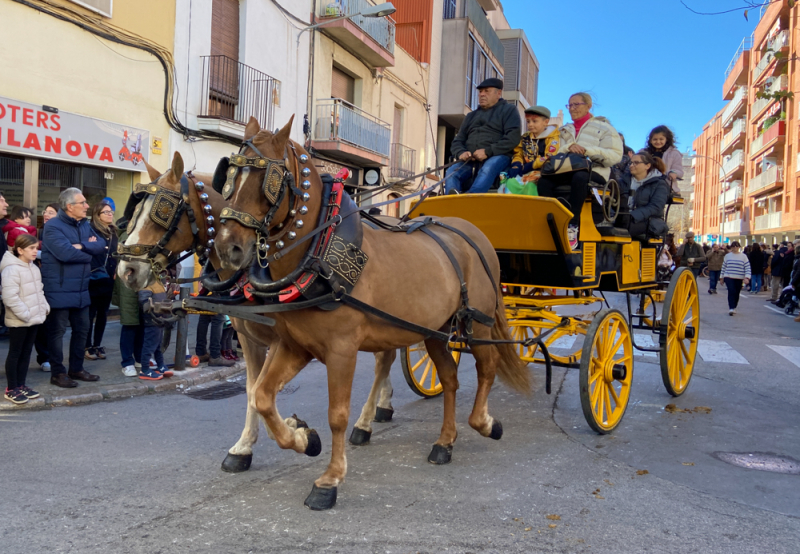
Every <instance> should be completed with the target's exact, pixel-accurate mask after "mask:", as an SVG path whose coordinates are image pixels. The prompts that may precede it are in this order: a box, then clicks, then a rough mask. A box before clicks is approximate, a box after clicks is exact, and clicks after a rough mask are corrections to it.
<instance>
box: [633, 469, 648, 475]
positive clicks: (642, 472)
mask: <svg viewBox="0 0 800 554" xmlns="http://www.w3.org/2000/svg"><path fill="white" fill-rule="evenodd" d="M648 473H650V472H649V471H647V470H646V469H640V470H638V471H637V472H636V475H647V474H648Z"/></svg>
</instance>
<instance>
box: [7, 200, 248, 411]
mask: <svg viewBox="0 0 800 554" xmlns="http://www.w3.org/2000/svg"><path fill="white" fill-rule="evenodd" d="M32 216H33V210H31V209H29V208H26V207H22V206H14V207H12V208H10V209H9V205H8V202H7V201H6V200H5V197H4V196H3V194H2V193H0V232H2V233H3V238H4V240H2V241H0V243H1V244H0V251H2V260H1V261H0V287H1V288H2V293H1V296H2V309H3V317H2V322H3V323H4V324H5V328H6V334H7V336H8V338H9V351H8V356H7V358H6V362H5V369H6V379H7V386H6V389H5V393H4V397H5V399H6V400H9V401H10V402H13V403H15V404H24V403H25V402H27V401H28V400H30V399H33V398H38V397H39V396H40V393H39V392H37V391H35V390H33V389H31V388H30V387H28V386H27V384H26V378H27V373H28V367H29V365H30V359H31V356H32V352H33V349H34V348H36V361H37V364H38V365H39V367H40V368H41V369H42V371H48V372H50V383H51V384H53V385H56V386H58V387H63V388H73V387H77V386H78V381H85V382H93V381H98V380H99V379H100V377H99V376H98V375H97V374H95V373H91V372H90V371H88V370H87V367H86V366H85V363H86V362H87V361H92V360H104V359H106V358H107V353H106V349H105V347H104V345H103V337H104V335H105V331H106V324H107V316H108V312H109V309H110V306H111V304H112V303H113V304H114V305H116V306H118V307H119V314H120V322H121V323H122V330H121V333H120V354H121V360H120V361H121V366H122V373H123V374H124V375H125V376H126V377H137V376H138V378H140V379H144V380H158V379H162V378H164V377H168V376H171V375H172V372H171V371H169V369H168V368H167V366H166V364H165V363H164V356H163V352H164V351H165V350H166V348H167V347H168V345H169V342H168V341H166V344H165V343H164V341H163V340H162V335H163V331H162V328H161V327H159V326H157V325H155V322H154V321H153V320H152V318H151V317H149V314H148V313H146V312H145V311H143V309H142V307H143V305H144V304H146V303H147V302H149V300H150V299H151V298H152V299H154V300H162V299H164V298H166V296H167V291H166V290H165V289H164V288H163V287H162V286H161V285H160V284H159V283H158V282H156V284H155V285H153V286H151V287H150V288H148V289H145V290H143V291H140V292H139V293H138V295H137V293H134V292H133V291H131V290H130V289H128V288H127V287H125V286H123V285H122V283H121V280H119V279H116V268H117V261H116V258H115V257H114V256H113V255H112V254H113V253H114V252H116V250H117V244H118V242H119V240H124V234H123V235H121V237H120V236H119V233H123V232H124V231H122V230H120V229H117V227H116V226H115V224H114V205H113V202H112V201H111V200H110V199H104V200H102V201H100V202H98V203H97V204H95V205H94V206H93V207H92V209H91V210H90V209H89V204H88V202H87V201H86V197H85V196H84V195H83V193H82V192H81V191H80V190H79V189H77V188H68V189H66V190H64V191H63V192H62V193H61V194H60V196H59V202H58V204H49V205H48V206H46V207H45V209H44V211H43V213H42V219H43V222H44V223H43V225H42V228H41V229H37V228H36V227H35V226H33V225H31V218H32ZM159 287H160V288H159ZM220 317H222V323H220V325H219V326H218V327H219V329H218V332H215V331H216V329H215V328H214V326H213V325H212V332H211V339H210V350H211V356H210V357H209V356H208V355H207V354H206V352H205V348H206V346H205V345H206V340H207V339H206V338H205V333H203V338H202V339H199V340H198V344H197V354H198V355H200V356H202V357H203V361H208V362H209V364H210V365H220V366H230V365H233V364H234V362H235V360H236V359H237V358H236V355H235V353H233V352H232V351H230V350H232V347H231V346H228V347H227V349H226V351H225V353H224V355H223V353H222V352H221V351H220V344H221V342H222V333H223V331H222V326H223V324H224V316H220ZM68 326H69V327H70V328H71V336H70V339H69V345H68V351H67V354H66V356H67V358H66V361H65V353H64V335H65V334H66V330H67V327H68ZM207 326H208V325H207V324H206V327H207ZM198 331H200V328H198ZM198 334H200V333H198ZM228 344H230V340H228Z"/></svg>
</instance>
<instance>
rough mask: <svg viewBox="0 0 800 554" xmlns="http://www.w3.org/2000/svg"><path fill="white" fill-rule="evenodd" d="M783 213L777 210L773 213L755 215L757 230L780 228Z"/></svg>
mask: <svg viewBox="0 0 800 554" xmlns="http://www.w3.org/2000/svg"><path fill="white" fill-rule="evenodd" d="M781 213H782V212H775V213H771V214H763V215H757V216H756V217H755V229H756V231H762V230H764V229H777V228H779V227H780V226H781Z"/></svg>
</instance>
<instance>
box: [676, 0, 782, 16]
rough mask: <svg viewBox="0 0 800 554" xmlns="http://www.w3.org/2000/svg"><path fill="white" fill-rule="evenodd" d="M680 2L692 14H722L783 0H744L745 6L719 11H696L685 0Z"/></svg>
mask: <svg viewBox="0 0 800 554" xmlns="http://www.w3.org/2000/svg"><path fill="white" fill-rule="evenodd" d="M680 2H681V4H683V7H684V8H686V9H687V10H689V11H690V12H692V13H693V14H697V15H723V14H726V13H732V12H738V11H742V10H744V11H745V12H746V11H747V10H752V9H755V8H762V7H764V6H768V5H770V4H774V3H775V2H783V0H767V1H766V2H753V1H752V0H745V4H746V5H745V6H740V7H738V8H731V9H730V10H723V11H721V12H698V11H697V10H694V9H692V8H690V7H689V6H687V5H686V2H684V0H680Z"/></svg>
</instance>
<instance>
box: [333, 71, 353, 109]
mask: <svg viewBox="0 0 800 554" xmlns="http://www.w3.org/2000/svg"><path fill="white" fill-rule="evenodd" d="M331 98H341V99H342V100H346V101H347V102H350V103H351V104H355V98H356V80H355V79H353V78H352V77H351V76H350V75H348V74H347V73H345V72H344V71H342V70H341V69H339V68H337V67H334V68H333V72H332V75H331Z"/></svg>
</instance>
